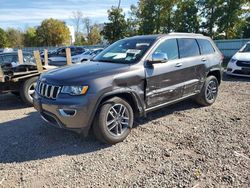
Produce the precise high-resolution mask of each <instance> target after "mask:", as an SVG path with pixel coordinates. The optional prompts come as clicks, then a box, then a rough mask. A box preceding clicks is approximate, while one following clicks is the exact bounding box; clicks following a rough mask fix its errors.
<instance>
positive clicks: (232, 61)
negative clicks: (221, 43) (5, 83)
mask: <svg viewBox="0 0 250 188" xmlns="http://www.w3.org/2000/svg"><path fill="white" fill-rule="evenodd" d="M236 62H237V59H233V58H232V59H230V61H229V63H236Z"/></svg>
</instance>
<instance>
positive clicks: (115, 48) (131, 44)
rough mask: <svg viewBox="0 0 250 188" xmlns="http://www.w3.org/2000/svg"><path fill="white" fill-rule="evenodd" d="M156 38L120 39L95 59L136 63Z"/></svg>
mask: <svg viewBox="0 0 250 188" xmlns="http://www.w3.org/2000/svg"><path fill="white" fill-rule="evenodd" d="M154 41H155V40H154V39H124V40H120V41H118V42H116V43H114V44H112V45H111V46H109V47H108V48H107V49H105V50H104V51H102V52H101V53H100V54H99V55H97V56H96V57H95V58H94V59H93V61H103V62H111V63H136V62H137V61H139V60H140V59H141V58H142V57H143V55H144V54H145V53H146V52H147V50H148V49H149V48H150V47H151V46H152V44H153V43H154Z"/></svg>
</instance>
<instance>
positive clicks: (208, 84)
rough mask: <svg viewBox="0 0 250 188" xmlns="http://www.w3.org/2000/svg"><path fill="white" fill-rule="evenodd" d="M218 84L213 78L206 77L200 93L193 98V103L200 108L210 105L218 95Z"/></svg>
mask: <svg viewBox="0 0 250 188" xmlns="http://www.w3.org/2000/svg"><path fill="white" fill-rule="evenodd" d="M218 87H219V83H218V80H217V78H216V77H215V76H208V77H207V79H206V81H205V83H204V85H203V88H202V90H201V92H200V93H199V94H198V95H197V96H196V97H195V101H196V102H197V103H198V104H200V105H202V106H210V105H212V104H213V103H214V102H215V100H216V98H217V95H218Z"/></svg>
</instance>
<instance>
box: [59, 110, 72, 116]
mask: <svg viewBox="0 0 250 188" xmlns="http://www.w3.org/2000/svg"><path fill="white" fill-rule="evenodd" d="M59 113H60V115H61V116H63V117H73V116H75V115H76V110H72V109H59Z"/></svg>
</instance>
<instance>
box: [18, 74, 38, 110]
mask: <svg viewBox="0 0 250 188" xmlns="http://www.w3.org/2000/svg"><path fill="white" fill-rule="evenodd" d="M37 80H38V77H37V76H36V77H32V78H29V79H27V80H25V81H24V82H23V83H22V85H21V87H20V97H21V99H22V100H23V102H25V103H26V104H27V105H28V106H33V100H31V99H30V97H29V94H28V90H29V87H30V85H32V84H34V83H35V82H37Z"/></svg>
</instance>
